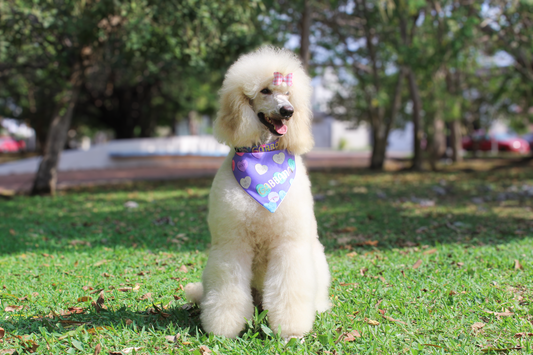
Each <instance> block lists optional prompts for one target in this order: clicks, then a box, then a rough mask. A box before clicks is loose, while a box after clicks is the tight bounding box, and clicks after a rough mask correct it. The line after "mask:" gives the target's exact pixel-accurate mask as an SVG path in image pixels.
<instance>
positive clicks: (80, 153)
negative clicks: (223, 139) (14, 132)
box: [0, 136, 229, 175]
mask: <svg viewBox="0 0 533 355" xmlns="http://www.w3.org/2000/svg"><path fill="white" fill-rule="evenodd" d="M228 152H229V147H227V146H225V145H223V144H220V143H218V142H217V141H216V140H215V138H214V137H213V136H181V137H169V138H143V139H128V140H116V141H111V142H109V143H106V144H101V145H96V146H93V147H91V148H90V149H88V150H66V151H64V152H63V153H62V154H61V158H60V160H59V171H68V170H88V169H109V168H121V167H150V166H161V165H169V164H172V158H173V157H174V158H176V159H177V158H179V156H183V155H196V156H225V155H227V154H228ZM158 157H159V158H160V157H165V159H156V158H158ZM147 158H153V159H147ZM40 161H41V158H40V157H38V158H30V159H24V160H19V161H15V162H10V163H5V164H0V175H9V174H24V173H33V172H36V171H37V168H38V167H39V163H40Z"/></svg>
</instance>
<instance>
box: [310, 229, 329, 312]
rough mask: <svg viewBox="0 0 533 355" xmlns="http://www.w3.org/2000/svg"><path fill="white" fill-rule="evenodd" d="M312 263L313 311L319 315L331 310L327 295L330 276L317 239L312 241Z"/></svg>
mask: <svg viewBox="0 0 533 355" xmlns="http://www.w3.org/2000/svg"><path fill="white" fill-rule="evenodd" d="M313 261H314V265H315V271H316V280H317V290H316V291H317V292H316V300H315V309H316V310H317V311H318V312H319V313H322V312H325V311H327V310H328V309H330V308H331V302H330V301H329V295H328V292H329V285H330V283H331V274H330V273H329V267H328V262H327V260H326V254H324V247H323V246H322V244H320V242H319V241H318V237H317V238H316V239H315V240H314V241H313Z"/></svg>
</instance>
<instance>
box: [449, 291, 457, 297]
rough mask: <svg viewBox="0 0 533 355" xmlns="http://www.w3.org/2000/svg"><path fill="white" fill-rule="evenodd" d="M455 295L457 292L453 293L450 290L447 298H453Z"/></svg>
mask: <svg viewBox="0 0 533 355" xmlns="http://www.w3.org/2000/svg"><path fill="white" fill-rule="evenodd" d="M456 294H457V292H455V291H454V290H451V291H450V292H448V296H455V295H456Z"/></svg>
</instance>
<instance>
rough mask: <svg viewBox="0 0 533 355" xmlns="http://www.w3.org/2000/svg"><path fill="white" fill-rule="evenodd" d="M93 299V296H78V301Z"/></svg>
mask: <svg viewBox="0 0 533 355" xmlns="http://www.w3.org/2000/svg"><path fill="white" fill-rule="evenodd" d="M91 300H92V299H91V297H88V296H83V297H80V298H78V302H87V301H91Z"/></svg>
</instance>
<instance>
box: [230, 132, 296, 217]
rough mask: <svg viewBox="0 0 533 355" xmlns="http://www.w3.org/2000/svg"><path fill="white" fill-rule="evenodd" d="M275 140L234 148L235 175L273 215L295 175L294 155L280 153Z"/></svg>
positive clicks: (281, 151)
mask: <svg viewBox="0 0 533 355" xmlns="http://www.w3.org/2000/svg"><path fill="white" fill-rule="evenodd" d="M278 146H279V143H278V141H275V142H274V143H270V144H263V145H260V146H254V147H251V148H247V147H244V148H235V156H234V157H233V161H232V162H231V168H232V169H233V175H234V176H235V179H237V182H238V183H239V185H241V187H242V188H243V189H244V191H246V192H247V193H248V195H250V196H252V198H253V199H254V200H256V201H257V202H259V203H260V204H261V206H263V207H264V208H266V209H267V210H269V211H270V212H272V213H274V212H276V209H277V208H278V207H279V205H280V204H281V202H282V201H283V199H284V198H285V196H286V195H287V193H288V192H289V189H290V188H291V185H292V182H293V181H294V177H295V176H296V162H295V159H294V154H291V153H289V152H288V151H287V149H283V150H278V149H277V148H278Z"/></svg>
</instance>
